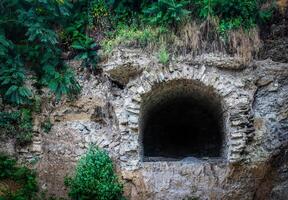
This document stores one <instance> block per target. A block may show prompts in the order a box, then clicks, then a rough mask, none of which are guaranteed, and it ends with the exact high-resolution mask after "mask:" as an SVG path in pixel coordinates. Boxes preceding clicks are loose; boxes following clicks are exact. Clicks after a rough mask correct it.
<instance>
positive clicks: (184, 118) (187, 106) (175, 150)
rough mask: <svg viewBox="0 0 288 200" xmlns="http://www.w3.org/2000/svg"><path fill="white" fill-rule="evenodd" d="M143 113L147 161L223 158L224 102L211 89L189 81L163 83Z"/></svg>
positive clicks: (145, 106)
mask: <svg viewBox="0 0 288 200" xmlns="http://www.w3.org/2000/svg"><path fill="white" fill-rule="evenodd" d="M165 87H166V88H165ZM161 88H162V89H161ZM149 99H150V100H149ZM149 101H151V102H149ZM143 113H144V114H143V116H142V140H143V141H142V143H143V144H142V145H143V154H144V161H149V160H150V161H153V160H155V161H157V160H170V159H171V160H174V159H176V160H180V159H183V158H186V157H197V158H203V157H211V158H212V157H213V158H215V157H216V158H217V157H221V154H222V140H223V134H222V132H223V131H222V128H223V127H222V124H223V120H222V114H221V104H220V100H219V98H218V97H217V95H215V93H214V91H213V90H212V88H208V87H207V86H203V85H201V84H200V83H193V82H191V83H190V82H187V81H186V82H185V81H184V82H180V83H179V82H174V83H172V84H171V83H170V84H168V85H166V86H165V85H162V86H160V87H159V88H156V89H155V91H154V92H153V91H152V92H151V94H150V95H149V97H148V98H147V100H146V102H145V105H144V109H143Z"/></svg>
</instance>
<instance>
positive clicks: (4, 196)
mask: <svg viewBox="0 0 288 200" xmlns="http://www.w3.org/2000/svg"><path fill="white" fill-rule="evenodd" d="M7 183H8V184H7ZM37 190H38V189H37V182H36V175H35V173H34V172H33V171H31V170H30V169H28V168H26V167H20V166H17V164H16V160H15V159H12V158H9V157H8V156H5V155H2V154H0V200H31V199H32V198H33V197H35V196H36V192H37Z"/></svg>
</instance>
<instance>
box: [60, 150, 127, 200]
mask: <svg viewBox="0 0 288 200" xmlns="http://www.w3.org/2000/svg"><path fill="white" fill-rule="evenodd" d="M65 184H66V185H67V186H68V187H69V189H70V191H69V196H70V197H71V198H72V199H75V200H93V199H97V200H124V199H125V198H124V197H123V187H122V184H121V183H120V182H119V180H118V178H117V176H116V174H115V172H114V167H113V163H112V160H111V159H110V158H109V156H108V154H107V152H106V151H104V150H101V149H99V148H98V147H96V146H91V147H90V148H89V150H88V152H87V153H86V155H84V156H83V157H82V158H81V159H80V161H79V163H78V165H77V167H76V172H75V175H74V176H73V177H69V178H66V179H65Z"/></svg>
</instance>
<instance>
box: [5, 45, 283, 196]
mask: <svg viewBox="0 0 288 200" xmlns="http://www.w3.org/2000/svg"><path fill="white" fill-rule="evenodd" d="M214 61H215V62H214ZM71 64H72V65H75V66H76V67H77V65H78V64H77V63H74V62H71ZM101 65H102V67H103V73H104V75H105V76H102V77H95V78H91V79H90V80H86V79H85V78H84V77H83V76H81V75H80V74H79V81H80V83H81V85H82V87H83V88H82V94H81V95H80V98H79V99H78V100H76V101H74V102H65V103H62V104H60V105H56V106H51V107H49V108H46V109H44V110H45V112H44V111H43V116H41V117H42V118H45V117H49V118H50V119H51V121H52V123H53V124H54V126H53V128H52V130H51V132H50V133H48V134H46V133H44V132H43V131H42V130H41V129H40V128H39V127H40V125H38V126H36V127H35V141H34V142H33V143H32V145H31V146H29V147H27V148H25V149H20V150H17V151H18V153H19V154H20V157H21V158H22V159H24V160H25V159H26V160H31V159H32V158H35V157H37V158H38V159H39V161H38V162H37V164H36V165H35V166H34V167H35V168H36V169H37V171H38V173H39V178H40V186H41V188H42V189H44V190H45V189H47V190H48V192H49V193H51V194H56V195H58V196H65V194H66V189H65V187H64V184H63V179H64V177H65V175H66V174H68V173H71V172H72V170H73V168H74V166H75V163H76V161H77V160H78V159H79V158H80V156H81V155H83V154H84V153H85V151H86V150H87V148H88V147H89V144H91V143H93V144H97V145H98V146H100V147H101V148H104V149H107V150H108V151H109V154H110V155H111V157H112V158H113V160H114V161H115V164H116V167H117V171H118V173H119V175H120V176H121V178H122V180H123V182H124V184H125V194H126V196H127V197H128V198H129V199H135V200H141V199H143V200H147V199H151V200H152V199H155V200H161V199H163V200H168V199H171V200H176V199H188V198H189V197H191V198H192V197H199V198H200V199H255V196H257V195H255V194H256V192H257V191H259V190H260V188H259V187H261V186H263V180H265V177H266V176H267V173H270V171H269V169H270V168H269V167H267V166H270V160H271V156H272V155H275V153H277V151H278V150H279V148H280V147H283V145H285V144H286V142H288V81H287V80H288V79H287V78H288V65H287V64H281V63H275V62H272V61H269V60H265V61H255V62H253V63H251V64H249V65H245V66H244V65H240V64H239V60H237V59H236V60H233V58H230V57H225V56H223V55H220V56H219V55H217V54H208V55H203V56H201V57H198V58H197V59H193V58H192V57H189V56H186V57H181V58H175V59H174V60H173V61H172V62H171V63H170V64H169V65H168V66H163V65H161V64H159V63H158V62H157V60H156V58H154V57H151V56H150V55H146V54H144V53H143V52H141V51H139V50H125V49H122V50H121V51H116V52H115V53H114V55H113V56H112V57H111V58H109V59H108V61H106V62H105V63H102V64H101ZM229 66H230V67H229ZM129 69H132V71H129ZM111 80H113V81H112V82H111ZM186 81H187V82H189V84H191V87H190V88H191V90H192V91H193V87H200V86H201V85H203V86H205V87H207V88H211V90H213V91H215V93H216V94H217V95H218V96H219V98H220V99H221V104H222V105H221V109H222V112H223V118H224V120H223V130H224V140H225V141H224V144H225V145H224V146H223V155H222V157H221V158H220V159H217V160H210V159H197V158H192V159H183V160H181V161H161V162H160V161H157V162H143V154H142V152H141V151H142V143H141V123H142V121H143V118H142V114H143V112H144V110H145V106H147V104H149V103H151V102H152V103H154V104H157V103H158V100H159V99H158V100H157V99H155V98H154V96H153V95H154V94H155V92H159V95H160V96H161V94H162V93H161V92H163V91H165V90H167V91H175V90H177V87H178V86H179V85H181V84H183V83H185V82H186ZM113 82H117V83H120V85H121V87H119V85H117V84H116V85H115V84H114V83H113ZM172 83H173V84H172ZM194 83H195V84H194ZM193 84H194V86H193ZM197 84H198V86H197ZM199 85H200V86H199ZM157 87H161V90H157ZM188 88H189V87H188ZM208 93H209V92H207V93H205V94H208ZM163 94H164V93H163ZM171 94H172V93H171ZM159 95H158V96H159ZM153 101H155V102H153ZM41 117H39V119H38V120H39V121H41ZM39 124H40V123H39ZM37 127H38V128H37ZM0 147H2V146H1V145H0ZM281 167H283V166H281ZM277 184H278V185H277V186H275V188H274V189H273V185H272V186H270V187H269V188H268V189H267V188H266V189H265V188H264V187H263V190H267V191H268V190H269V191H273V195H274V196H277V195H278V194H280V193H279V192H278V193H277V191H279V190H281V189H279V188H283V185H281V183H277ZM284 185H285V184H284ZM284 188H285V187H284ZM281 191H282V190H281ZM260 193H261V192H260ZM271 194H272V193H271ZM281 194H282V193H281ZM269 195H270V193H269V192H268V196H267V199H269V197H270V196H269ZM282 196H283V195H282ZM271 198H272V197H271ZM258 199H261V198H260V197H259V198H258Z"/></svg>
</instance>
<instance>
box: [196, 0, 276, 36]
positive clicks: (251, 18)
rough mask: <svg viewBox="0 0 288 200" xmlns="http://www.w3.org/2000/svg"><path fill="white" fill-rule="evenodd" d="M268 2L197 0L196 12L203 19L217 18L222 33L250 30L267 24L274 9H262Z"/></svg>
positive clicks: (258, 0)
mask: <svg viewBox="0 0 288 200" xmlns="http://www.w3.org/2000/svg"><path fill="white" fill-rule="evenodd" d="M266 1H267V0H229V1H228V0H203V1H202V0H195V10H194V11H195V12H196V13H198V16H199V17H200V18H202V19H207V18H209V17H217V18H218V19H219V20H220V24H219V30H220V32H221V33H224V32H226V31H227V30H231V29H238V28H243V29H250V28H252V27H254V26H255V25H256V24H259V23H264V22H266V21H267V20H268V19H269V18H270V17H271V15H272V12H273V7H269V8H266V9H262V8H261V7H262V5H263V4H264V3H266Z"/></svg>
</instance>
